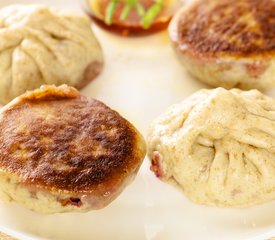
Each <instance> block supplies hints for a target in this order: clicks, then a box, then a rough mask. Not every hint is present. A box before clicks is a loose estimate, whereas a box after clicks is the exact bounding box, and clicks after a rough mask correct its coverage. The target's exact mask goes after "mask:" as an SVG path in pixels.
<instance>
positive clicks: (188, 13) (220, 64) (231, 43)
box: [170, 0, 275, 89]
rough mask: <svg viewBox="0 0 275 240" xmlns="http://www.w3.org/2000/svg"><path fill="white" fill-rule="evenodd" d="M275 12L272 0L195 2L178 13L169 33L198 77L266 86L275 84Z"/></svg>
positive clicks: (218, 82)
mask: <svg viewBox="0 0 275 240" xmlns="http://www.w3.org/2000/svg"><path fill="white" fill-rule="evenodd" d="M274 13H275V1H274V0H240V1H234V0H221V1H216V0H197V1H194V3H192V4H190V5H187V6H185V7H184V8H183V9H182V10H180V11H179V12H178V14H177V15H176V16H175V18H174V19H173V21H172V23H171V25H170V37H171V39H172V42H173V44H174V46H175V49H176V52H177V53H178V55H179V57H180V59H181V61H182V63H183V64H184V65H185V67H186V68H187V70H188V71H189V72H190V73H191V74H192V75H194V76H195V77H196V78H198V79H199V80H201V81H203V82H206V83H208V84H210V85H213V86H221V87H225V88H232V87H239V88H244V89H250V88H259V89H268V88H270V87H273V86H275V77H274V74H275V59H274V56H275V14H274Z"/></svg>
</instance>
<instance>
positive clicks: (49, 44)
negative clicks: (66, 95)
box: [0, 5, 103, 103]
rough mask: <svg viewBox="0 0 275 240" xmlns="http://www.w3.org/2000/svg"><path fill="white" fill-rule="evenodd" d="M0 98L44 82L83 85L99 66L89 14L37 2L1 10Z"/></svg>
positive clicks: (5, 99) (3, 99)
mask: <svg viewBox="0 0 275 240" xmlns="http://www.w3.org/2000/svg"><path fill="white" fill-rule="evenodd" d="M0 62H1V64H0V76H1V78H0V102H1V103H7V102H9V101H10V100H12V99H13V98H15V97H17V96H18V95H20V94H22V93H24V92H25V91H26V90H31V89H35V88H38V87H40V86H41V85H43V84H55V85H61V84H64V83H66V84H68V85H71V86H74V87H77V88H82V87H84V86H85V85H87V84H88V83H89V82H90V81H91V80H92V79H94V78H95V77H96V76H97V75H98V74H99V72H100V71H101V69H102V65H103V56H102V51H101V48H100V46H99V43H98V41H97V40H96V38H95V36H94V34H93V32H92V30H91V24H90V21H89V19H88V17H86V16H83V15H79V14H74V13H72V12H64V11H56V10H51V9H49V8H47V7H45V6H42V5H11V6H7V7H5V8H2V9H1V10H0Z"/></svg>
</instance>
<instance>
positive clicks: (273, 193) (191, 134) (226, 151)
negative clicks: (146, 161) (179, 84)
mask: <svg viewBox="0 0 275 240" xmlns="http://www.w3.org/2000/svg"><path fill="white" fill-rule="evenodd" d="M148 144H149V157H150V158H151V159H152V167H151V169H152V170H153V171H154V172H155V174H156V175H157V176H158V177H159V178H160V179H161V180H163V181H168V182H172V183H176V184H177V186H179V187H180V188H181V189H182V190H183V191H184V192H185V193H186V195H187V196H188V197H190V198H191V199H192V200H194V201H195V202H198V203H202V204H207V205H213V206H222V207H239V206H242V207H243V206H251V205H254V204H260V203H264V202H267V201H271V200H274V199H275V101H274V100H273V99H272V98H270V97H267V96H265V95H263V94H261V93H260V92H258V91H257V90H251V91H241V90H237V89H233V90H230V91H228V90H225V89H222V88H217V89H214V90H201V91H198V92H197V93H195V94H194V95H192V96H191V97H189V98H188V99H187V100H185V101H183V102H182V103H180V104H177V105H174V106H172V107H171V108H170V110H169V111H168V112H166V113H165V114H164V115H162V116H161V117H160V118H158V119H157V120H156V121H155V122H154V123H153V125H152V126H151V128H150V131H149V136H148Z"/></svg>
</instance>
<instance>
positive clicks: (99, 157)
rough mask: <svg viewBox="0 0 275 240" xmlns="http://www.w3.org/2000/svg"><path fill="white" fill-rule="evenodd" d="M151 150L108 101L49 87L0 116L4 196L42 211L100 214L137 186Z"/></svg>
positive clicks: (0, 187)
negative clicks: (137, 177) (136, 179)
mask: <svg viewBox="0 0 275 240" xmlns="http://www.w3.org/2000/svg"><path fill="white" fill-rule="evenodd" d="M145 151H146V150H145V143H144V140H143V137H142V136H141V135H140V133H139V132H138V131H137V130H136V129H135V128H134V127H133V126H132V125H131V124H130V123H129V122H128V121H127V120H125V119H124V118H122V117H121V116H120V115H119V114H118V113H117V112H115V111H113V110H111V109H110V108H109V107H107V106H106V105H104V104H103V103H102V102H99V101H97V100H95V99H92V98H87V97H84V96H82V95H80V93H79V92H78V91H77V90H76V89H74V88H72V87H68V86H66V85H62V86H60V87H55V86H43V87H41V88H40V89H37V90H34V91H31V92H27V93H26V94H24V95H21V96H20V97H18V98H16V99H15V100H14V101H12V102H11V103H10V104H8V105H7V106H5V107H4V108H2V109H1V110H0V192H1V193H0V196H2V198H5V199H6V200H8V201H14V202H17V203H19V204H21V205H23V206H25V207H27V208H29V209H32V210H34V211H37V212H42V213H55V212H67V211H87V210H91V209H99V208H102V207H104V206H106V205H107V204H109V203H110V202H111V201H112V200H114V199H115V198H116V197H117V196H118V195H119V193H121V191H122V190H123V189H124V187H125V186H126V185H128V184H129V183H130V182H131V181H132V180H133V178H134V177H135V175H136V173H137V171H138V169H139V167H140V165H141V163H142V160H143V158H144V155H145Z"/></svg>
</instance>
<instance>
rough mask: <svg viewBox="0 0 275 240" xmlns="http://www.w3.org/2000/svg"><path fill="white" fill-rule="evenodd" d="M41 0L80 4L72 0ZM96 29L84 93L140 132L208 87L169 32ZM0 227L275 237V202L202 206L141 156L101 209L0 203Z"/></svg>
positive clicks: (56, 232)
mask: <svg viewBox="0 0 275 240" xmlns="http://www.w3.org/2000/svg"><path fill="white" fill-rule="evenodd" d="M30 2H36V3H37V2H38V1H35V0H32V1H31V0H29V1H25V0H24V1H23V0H21V1H11V0H1V1H0V5H6V4H11V3H30ZM39 2H44V3H46V4H48V5H52V6H56V7H63V8H71V9H78V8H79V2H78V1H77V0H70V1H68V0H66V1H65V0H64V1H63V2H62V1H54V0H52V1H46V0H45V1H39ZM94 30H95V33H96V35H97V36H98V38H99V40H100V42H101V44H102V47H103V49H104V53H105V63H106V64H105V69H104V71H103V73H102V74H101V76H100V77H99V78H97V79H96V80H95V81H94V82H93V83H92V84H90V85H89V86H88V87H87V88H86V89H84V90H83V93H84V94H86V95H89V96H92V97H95V98H97V99H100V100H102V101H104V102H105V103H106V104H108V105H109V106H111V107H112V108H114V109H116V110H117V111H119V112H120V113H121V114H122V115H123V116H124V117H126V118H127V119H129V120H130V121H131V122H132V123H134V124H135V125H136V126H137V127H138V128H139V129H140V130H141V132H142V133H143V134H144V135H146V131H147V128H148V125H149V123H150V122H151V121H152V120H153V119H154V118H155V117H156V116H158V115H159V114H160V113H162V112H164V111H165V110H166V109H167V107H168V106H169V105H171V104H173V103H177V102H179V101H181V100H183V99H185V98H186V97H187V96H189V95H190V94H192V93H193V92H195V91H196V90H198V89H200V88H202V87H206V86H205V85H203V84H201V83H199V82H197V81H195V80H193V79H191V78H190V77H189V76H188V75H187V74H186V72H185V70H184V69H183V68H182V67H181V66H180V64H179V63H178V61H177V59H176V58H175V56H174V53H173V51H172V49H171V47H170V45H169V40H168V36H167V33H166V32H162V33H160V34H157V35H153V36H150V37H144V38H122V37H118V36H115V35H112V34H109V33H106V32H104V31H103V30H101V29H98V28H97V27H94ZM271 94H272V93H271ZM273 95H274V94H273ZM0 231H5V232H7V233H9V234H12V235H13V236H15V237H18V238H21V239H24V240H28V239H56V240H77V239H79V240H90V239H102V240H105V239H106V240H109V239H119V240H124V239H125V240H129V239H131V240H135V239H137V240H143V239H148V240H151V239H156V240H162V239H163V240H168V239H169V240H170V239H172V240H177V239H179V240H181V239H185V240H188V239H204V240H208V239H209V240H215V239H217V240H222V239H224V240H227V239H228V240H232V239H234V240H238V239H240V240H244V239H267V238H268V237H271V236H275V202H272V203H269V204H265V205H261V206H256V207H253V208H249V209H219V208H211V207H205V206H200V205H197V204H194V203H192V202H190V201H189V200H188V199H187V198H186V197H185V196H184V195H183V194H182V193H181V192H179V191H178V190H176V189H174V188H173V187H171V186H169V185H166V184H165V183H162V182H160V181H159V180H158V179H156V178H155V176H154V175H153V174H152V173H151V172H150V170H149V161H148V159H145V162H144V164H143V165H142V168H141V170H140V172H139V175H138V176H137V178H136V180H135V181H134V183H133V184H131V185H130V186H129V187H127V189H126V190H125V191H124V192H123V193H122V194H121V195H120V197H119V198H118V199H116V200H115V201H114V202H113V203H112V204H111V205H110V206H108V207H107V208H105V209H102V210H99V211H92V212H89V213H85V214H55V215H49V216H43V215H39V214H36V213H33V212H31V211H29V210H26V209H23V208H21V207H20V206H17V205H16V204H7V205H6V204H0Z"/></svg>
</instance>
